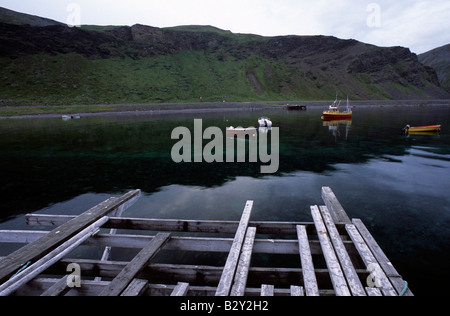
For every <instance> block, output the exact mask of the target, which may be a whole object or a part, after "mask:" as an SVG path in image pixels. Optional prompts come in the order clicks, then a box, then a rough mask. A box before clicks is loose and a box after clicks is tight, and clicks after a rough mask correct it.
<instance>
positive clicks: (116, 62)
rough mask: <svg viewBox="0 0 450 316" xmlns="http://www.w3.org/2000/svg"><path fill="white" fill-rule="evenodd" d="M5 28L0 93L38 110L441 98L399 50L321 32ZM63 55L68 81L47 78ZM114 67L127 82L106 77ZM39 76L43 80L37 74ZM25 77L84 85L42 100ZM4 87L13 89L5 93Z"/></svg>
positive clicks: (430, 75)
mask: <svg viewBox="0 0 450 316" xmlns="http://www.w3.org/2000/svg"><path fill="white" fill-rule="evenodd" d="M1 16H4V15H2V14H0V17H1ZM19 16H20V14H19ZM20 20H27V19H20ZM7 22H8V23H5V21H4V20H2V19H0V56H1V58H2V61H3V64H5V65H7V67H3V69H2V71H0V80H1V79H2V77H3V78H7V79H4V80H6V81H7V83H6V84H4V85H3V89H0V92H2V94H3V95H5V96H4V98H5V99H9V100H13V101H15V102H17V103H18V104H21V103H24V102H25V103H26V100H30V99H33V101H34V102H43V103H48V104H53V103H56V104H57V103H58V102H68V103H79V102H85V103H98V102H112V103H123V102H155V101H156V102H174V101H175V102H181V101H198V100H199V98H200V97H201V98H202V99H207V100H219V99H225V98H226V99H227V100H230V101H253V100H289V99H291V100H292V99H296V100H311V99H330V98H333V97H334V95H335V93H336V90H338V91H339V92H340V93H342V94H348V95H349V96H350V97H351V98H353V99H427V98H448V97H449V94H448V93H447V92H445V91H443V90H442V89H441V88H440V83H439V80H438V76H437V74H436V72H435V70H434V69H433V68H431V67H428V66H425V65H423V64H421V63H420V62H419V59H418V57H417V55H415V54H413V53H411V52H410V50H409V49H407V48H403V47H388V48H382V47H377V46H373V45H369V44H364V43H361V42H358V41H356V40H341V39H338V38H335V37H330V36H276V37H263V36H258V35H252V34H234V33H231V32H229V31H224V30H221V29H218V28H215V27H212V26H180V27H173V28H157V27H151V26H145V25H139V24H137V25H133V26H131V27H128V26H117V27H115V26H114V27H113V26H111V27H101V26H83V27H81V28H70V27H68V26H66V25H63V24H60V23H57V22H55V23H54V24H50V25H45V26H41V25H38V26H36V25H30V24H27V23H15V24H11V23H10V21H9V20H8V21H7ZM35 24H36V23H35ZM38 24H39V23H38ZM41 55H46V56H52V58H53V62H52V63H50V64H49V63H46V64H45V65H43V64H40V63H39V62H34V63H33V65H32V67H33V68H35V70H34V71H31V70H27V71H25V73H23V72H24V71H22V70H21V69H24V68H25V67H24V63H26V60H28V59H27V58H29V56H41ZM73 55H77V56H80V57H79V58H78V57H77V58H75V57H73ZM27 56H28V57H27ZM63 56H72V57H73V58H71V60H72V61H71V63H74V61H73V60H77V62H76V64H73V65H72V68H73V69H72V70H71V72H72V77H76V78H77V80H75V79H70V80H69V78H66V77H64V76H63V75H59V76H56V74H58V73H59V74H61V73H67V70H66V69H60V67H61V65H60V64H64V65H65V67H66V68H67V67H68V66H67V63H61V62H60V60H62V59H63V58H64V57H63ZM81 56H82V58H81ZM66 58H68V57H66ZM80 58H81V59H80ZM102 60H103V62H102V63H104V64H105V68H102V73H99V72H95V73H89V76H87V77H89V78H90V79H89V80H90V82H86V78H85V77H86V76H84V75H83V74H84V73H88V72H89V70H88V69H90V68H92V67H93V66H94V62H95V61H99V62H100V61H102ZM107 60H109V62H108V61H107ZM129 60H134V61H135V65H134V66H133V67H132V68H133V70H131V69H128V68H127V67H128V65H130V64H131V63H130V62H129ZM27 62H29V61H27ZM106 64H108V66H107V67H106ZM95 65H96V66H98V63H95ZM144 65H145V66H144ZM77 69H78V70H77ZM119 69H120V71H121V72H122V75H123V76H125V77H127V78H128V81H126V82H125V79H123V78H121V77H122V76H121V75H120V74H115V73H114V71H116V70H117V71H119ZM18 72H22V73H23V76H20V75H18ZM43 72H44V73H46V77H45V79H46V80H42V79H43V78H41V77H42V73H43ZM108 72H109V73H108ZM36 73H40V74H41V75H40V76H41V77H39V76H38V75H36ZM74 73H76V76H75V75H74ZM50 74H52V75H50ZM55 76H56V77H55ZM112 78H114V79H112ZM73 80H75V81H76V82H75V81H73ZM17 81H25V82H27V83H28V85H27V84H23V82H17ZM35 81H37V82H39V84H40V85H43V86H42V87H41V88H43V89H46V90H47V91H60V89H59V90H58V89H57V88H58V85H60V86H62V87H66V86H73V87H80V86H84V87H86V88H85V89H84V91H83V92H84V93H82V94H80V93H77V92H76V91H75V92H74V91H71V93H70V94H72V95H73V97H67V94H66V95H64V94H59V95H58V96H52V97H50V98H46V97H45V96H43V95H33V92H32V90H33V89H29V85H30V86H33V85H35V84H34V82H35ZM65 81H70V83H69V84H68V83H63V82H65ZM143 81H145V82H143ZM136 82H139V84H136ZM8 83H9V86H10V87H14V88H15V89H7V87H8ZM100 87H102V89H100ZM34 88H35V90H34V91H38V89H36V87H34ZM75 89H77V88H75ZM112 89H114V90H115V92H114V93H112V92H111V90H112ZM10 90H15V91H10ZM118 91H119V92H118ZM120 91H122V92H123V93H122V94H121V93H120ZM129 91H132V92H131V93H129V94H127V92H129ZM78 92H79V91H78ZM200 92H201V94H200ZM49 93H50V94H51V93H53V92H49ZM59 93H61V92H59ZM17 95H19V96H20V97H17ZM24 95H25V96H26V97H25V98H24ZM130 95H131V96H130ZM58 97H59V99H58ZM0 98H1V96H0ZM21 98H22V100H21Z"/></svg>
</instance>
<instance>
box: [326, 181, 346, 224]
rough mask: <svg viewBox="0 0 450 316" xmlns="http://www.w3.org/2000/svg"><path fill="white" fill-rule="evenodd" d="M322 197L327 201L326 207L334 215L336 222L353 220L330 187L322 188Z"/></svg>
mask: <svg viewBox="0 0 450 316" xmlns="http://www.w3.org/2000/svg"><path fill="white" fill-rule="evenodd" d="M322 199H323V201H324V202H325V205H326V207H327V208H328V210H329V211H330V213H331V216H332V217H333V221H334V222H335V223H344V224H350V223H351V220H350V218H349V217H348V215H347V213H346V212H345V210H344V208H343V207H342V205H341V203H340V202H339V201H338V199H337V197H336V195H334V192H333V191H332V190H331V188H329V187H323V188H322Z"/></svg>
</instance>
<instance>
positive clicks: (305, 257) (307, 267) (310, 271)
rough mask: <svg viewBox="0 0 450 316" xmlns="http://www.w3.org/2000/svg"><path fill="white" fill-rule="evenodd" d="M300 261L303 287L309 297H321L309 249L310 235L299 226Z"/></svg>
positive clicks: (304, 228) (303, 227)
mask: <svg viewBox="0 0 450 316" xmlns="http://www.w3.org/2000/svg"><path fill="white" fill-rule="evenodd" d="M297 237H298V244H299V253H300V261H301V264H302V273H303V285H304V287H305V290H306V295H307V296H319V287H318V285H317V278H316V274H315V271H314V264H313V260H312V256H311V249H310V247H309V240H308V235H307V234H306V227H305V226H301V225H299V226H297Z"/></svg>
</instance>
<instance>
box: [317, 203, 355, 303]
mask: <svg viewBox="0 0 450 316" xmlns="http://www.w3.org/2000/svg"><path fill="white" fill-rule="evenodd" d="M311 214H312V216H313V219H314V223H315V225H316V229H317V234H318V236H319V240H320V245H321V246H322V251H323V255H324V257H325V261H326V263H327V267H328V270H329V273H330V277H331V282H332V283H333V288H334V291H335V292H336V295H337V296H350V295H351V293H350V290H349V289H348V286H347V282H346V281H345V277H344V273H343V272H342V269H341V266H340V264H339V260H338V258H337V257H336V254H335V252H334V249H333V246H332V245H331V241H330V238H329V237H328V233H327V229H326V227H325V224H324V223H323V220H322V216H321V215H320V211H319V208H318V207H317V206H311Z"/></svg>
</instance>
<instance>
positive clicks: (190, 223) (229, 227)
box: [26, 214, 345, 235]
mask: <svg viewBox="0 0 450 316" xmlns="http://www.w3.org/2000/svg"><path fill="white" fill-rule="evenodd" d="M75 217H76V216H71V215H46V214H27V215H26V220H27V224H28V225H30V226H60V225H62V224H64V223H67V222H68V221H69V220H71V219H74V218H75ZM297 225H303V226H306V228H307V231H308V232H312V231H313V230H314V223H312V222H270V221H250V222H249V226H252V227H256V228H257V230H258V233H260V234H283V235H295V234H296V226H297ZM238 227H239V221H214V220H183V219H150V218H127V217H120V218H119V217H114V216H110V219H109V222H108V223H107V224H106V225H105V228H116V229H133V230H151V231H158V232H164V231H170V232H185V233H221V234H235V233H236V230H237V228H238ZM337 227H338V229H341V230H342V231H345V228H344V225H337Z"/></svg>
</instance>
